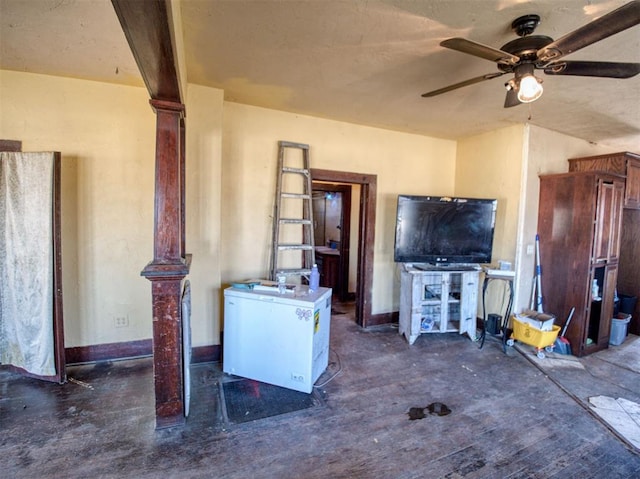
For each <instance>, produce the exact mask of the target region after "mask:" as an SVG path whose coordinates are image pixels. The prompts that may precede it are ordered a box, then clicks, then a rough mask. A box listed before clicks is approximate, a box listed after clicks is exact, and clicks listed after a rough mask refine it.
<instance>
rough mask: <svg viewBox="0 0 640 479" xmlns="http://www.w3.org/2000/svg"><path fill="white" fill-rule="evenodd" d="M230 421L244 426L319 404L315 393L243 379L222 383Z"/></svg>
mask: <svg viewBox="0 0 640 479" xmlns="http://www.w3.org/2000/svg"><path fill="white" fill-rule="evenodd" d="M222 388H223V394H224V402H225V406H226V410H227V419H228V420H229V421H230V422H232V423H243V422H249V421H255V420H256V419H263V418H266V417H271V416H278V415H279V414H285V413H288V412H294V411H300V410H302V409H307V408H310V407H311V406H314V405H315V404H316V401H314V397H313V394H305V393H302V392H299V391H294V390H292V389H287V388H281V387H278V386H273V385H271V384H266V383H261V382H259V381H253V380H251V379H241V380H239V381H231V382H226V383H223V384H222Z"/></svg>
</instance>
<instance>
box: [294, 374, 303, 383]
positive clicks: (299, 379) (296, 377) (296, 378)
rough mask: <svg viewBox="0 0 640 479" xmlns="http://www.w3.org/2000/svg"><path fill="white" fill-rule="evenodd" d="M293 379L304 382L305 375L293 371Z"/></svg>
mask: <svg viewBox="0 0 640 479" xmlns="http://www.w3.org/2000/svg"><path fill="white" fill-rule="evenodd" d="M291 379H293V380H294V381H297V382H299V383H303V382H304V376H303V375H302V374H296V373H291Z"/></svg>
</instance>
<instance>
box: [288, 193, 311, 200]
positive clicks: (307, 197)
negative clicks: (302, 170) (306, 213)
mask: <svg viewBox="0 0 640 479" xmlns="http://www.w3.org/2000/svg"><path fill="white" fill-rule="evenodd" d="M280 196H281V197H283V198H296V199H299V200H310V199H311V195H305V194H304V193H280Z"/></svg>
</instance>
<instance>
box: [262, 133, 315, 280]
mask: <svg viewBox="0 0 640 479" xmlns="http://www.w3.org/2000/svg"><path fill="white" fill-rule="evenodd" d="M296 150H298V151H297V152H299V153H301V154H302V158H301V159H302V161H301V163H302V165H300V157H298V158H295V157H296V156H297V155H296V153H297V152H296ZM311 194H312V193H311V171H310V169H309V145H305V144H303V143H293V142H290V141H279V142H278V178H277V184H276V201H275V212H274V216H273V250H272V255H271V279H272V280H274V281H275V280H276V279H277V276H279V275H285V276H300V277H305V278H307V280H308V279H309V275H310V274H311V267H312V266H313V264H314V263H315V245H314V237H313V206H312V203H311V201H312V200H311Z"/></svg>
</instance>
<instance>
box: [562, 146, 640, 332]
mask: <svg viewBox="0 0 640 479" xmlns="http://www.w3.org/2000/svg"><path fill="white" fill-rule="evenodd" d="M569 171H603V172H608V173H616V174H620V175H625V177H626V178H625V187H624V209H623V212H622V231H621V244H620V261H619V268H618V293H619V294H621V295H627V296H632V297H636V298H640V155H638V154H637V153H629V152H627V151H625V152H621V153H611V154H609V155H598V156H588V157H584V158H572V159H570V160H569ZM627 312H628V311H627ZM628 331H629V332H630V333H633V334H638V335H640V301H637V302H636V307H635V310H634V311H632V313H631V322H630V323H629V329H628Z"/></svg>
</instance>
